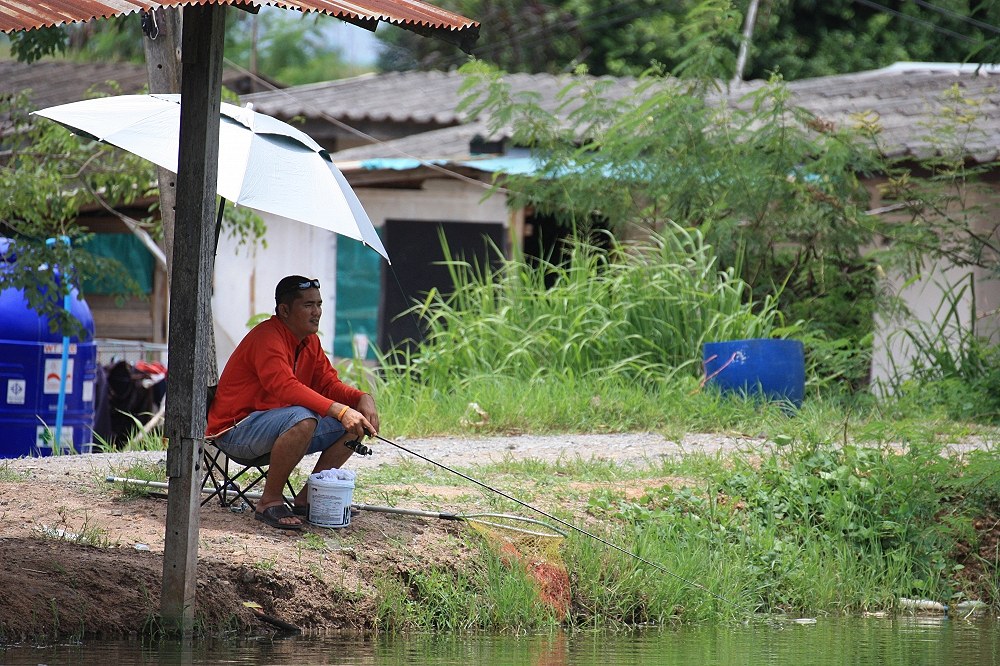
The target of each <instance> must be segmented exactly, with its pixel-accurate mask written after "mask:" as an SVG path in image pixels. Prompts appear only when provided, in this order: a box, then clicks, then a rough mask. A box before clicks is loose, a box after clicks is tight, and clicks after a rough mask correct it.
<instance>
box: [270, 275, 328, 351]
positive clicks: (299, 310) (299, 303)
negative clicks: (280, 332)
mask: <svg viewBox="0 0 1000 666" xmlns="http://www.w3.org/2000/svg"><path fill="white" fill-rule="evenodd" d="M282 313H284V315H283V316H282V317H281V319H282V321H284V322H285V325H286V326H288V328H290V329H291V331H292V333H293V334H294V335H295V337H296V338H298V339H299V340H301V339H302V338H304V337H306V336H307V335H312V334H313V333H317V332H319V319H320V317H322V316H323V299H322V298H321V297H320V295H319V289H316V288H315V287H311V288H309V289H303V290H302V291H300V292H299V295H298V297H297V298H296V299H295V300H294V301H292V302H291V304H290V305H281V306H279V309H278V314H279V315H280V314H282Z"/></svg>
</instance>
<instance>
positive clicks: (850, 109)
mask: <svg viewBox="0 0 1000 666" xmlns="http://www.w3.org/2000/svg"><path fill="white" fill-rule="evenodd" d="M507 78H508V80H509V81H510V82H511V86H512V89H513V90H515V91H520V92H524V91H534V92H537V93H539V94H540V95H541V102H540V103H541V104H542V106H547V107H549V108H551V104H552V103H553V100H554V98H555V92H556V91H558V90H559V89H560V88H561V87H562V83H563V81H562V80H560V79H559V78H558V77H553V76H550V75H547V74H546V75H541V74H540V75H529V74H515V75H510V76H508V77H507ZM462 81H463V76H462V75H460V74H457V73H441V72H420V73H418V72H413V73H404V74H382V75H370V76H367V77H358V78H356V79H347V80H345V81H333V82H330V83H326V84H317V85H316V86H313V87H300V88H288V89H287V90H285V91H279V92H276V93H258V94H257V95H255V96H253V98H254V99H260V100H267V101H266V102H265V103H264V104H260V105H258V106H257V108H258V110H262V111H266V112H269V113H273V114H275V115H278V116H281V117H285V114H289V112H290V111H294V113H291V114H289V115H294V114H302V115H309V114H314V115H315V117H319V116H321V115H322V113H326V114H328V115H330V116H333V117H335V118H336V119H338V120H340V121H343V122H347V123H350V122H352V121H358V120H375V119H381V120H384V121H386V122H417V121H419V120H420V119H427V118H433V119H434V120H435V121H436V122H438V123H444V124H447V123H454V124H460V123H463V122H464V121H465V118H463V117H462V116H461V115H459V114H457V113H456V112H455V110H454V109H455V107H456V105H457V104H458V102H459V100H460V95H459V92H458V88H459V86H460V85H461V83H462ZM763 85H764V84H763V82H760V81H754V82H748V83H743V84H738V85H736V86H734V87H733V88H732V89H730V90H728V91H726V92H725V93H723V94H722V95H719V96H717V97H716V99H724V100H726V101H727V102H728V103H730V104H734V105H736V106H745V105H747V104H749V102H748V101H747V100H745V99H744V97H745V95H747V94H748V93H750V92H753V91H756V90H759V89H760V88H761V86H763ZM787 85H788V90H789V93H790V94H791V103H792V104H794V105H796V106H800V107H802V108H805V109H807V110H809V111H811V112H813V113H815V114H816V115H817V117H818V120H820V121H823V122H829V123H833V124H834V126H843V125H844V124H846V123H852V122H853V120H852V114H858V113H868V112H872V113H874V114H876V115H877V117H878V120H879V123H880V124H881V126H882V128H883V133H882V137H881V141H882V144H883V148H884V152H885V153H886V154H887V155H889V156H892V157H906V156H921V157H924V156H927V155H928V154H929V152H930V150H931V145H930V143H929V142H928V140H927V138H926V137H927V135H928V134H929V132H930V129H929V126H928V124H929V123H931V122H933V121H934V120H935V119H937V118H939V117H940V116H941V108H942V102H941V100H942V96H943V95H944V94H945V93H946V92H947V91H948V90H949V89H950V88H951V87H952V86H958V88H959V89H960V90H961V91H962V93H963V95H965V96H967V97H968V98H970V99H972V100H975V101H976V103H977V106H976V108H975V111H976V113H977V114H978V118H977V121H976V123H975V129H974V132H973V133H972V135H971V136H969V137H968V138H967V141H968V147H969V151H968V157H970V158H971V159H973V160H976V161H979V162H988V161H992V160H995V159H1000V68H995V67H994V68H980V69H978V71H977V69H976V67H975V66H972V65H962V66H959V65H950V64H937V63H899V64H896V65H893V66H891V67H887V68H885V69H880V70H873V71H869V72H860V73H854V74H842V75H837V76H826V77H820V78H815V79H804V80H800V81H792V82H790V83H788V84H787ZM634 86H635V81H634V80H631V79H621V80H616V82H615V83H614V84H613V87H612V90H613V91H614V93H615V94H618V95H622V94H625V93H627V92H628V91H629V90H632V89H634ZM250 98H251V97H250V96H248V97H247V99H250ZM480 122H481V121H480ZM482 130H483V125H481V124H480V125H477V126H476V127H475V128H473V129H469V128H463V129H458V128H455V129H452V130H450V131H449V129H443V130H437V131H436V132H435V133H433V134H428V136H420V135H414V136H410V137H407V138H404V139H397V140H395V141H391V142H386V143H385V144H376V145H371V146H362V147H358V148H352V149H350V150H347V151H341V152H340V153H337V154H335V155H334V159H336V160H338V161H339V160H341V159H351V160H357V159H367V158H371V157H399V156H401V153H403V154H406V155H409V156H420V157H426V158H445V157H447V158H454V159H462V158H464V157H466V156H468V150H467V148H466V150H465V151H464V152H462V153H455V152H453V151H455V150H456V149H458V148H459V146H460V145H461V143H462V141H464V140H467V139H470V138H472V136H475V135H476V134H477V133H481V132H482Z"/></svg>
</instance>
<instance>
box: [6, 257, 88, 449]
mask: <svg viewBox="0 0 1000 666" xmlns="http://www.w3.org/2000/svg"><path fill="white" fill-rule="evenodd" d="M6 246H7V240H6V239H0V256H2V255H3V253H4V250H5V248H6ZM71 300H72V304H71V307H70V312H71V313H72V314H73V316H74V317H76V318H77V319H78V320H79V321H80V323H81V324H82V325H83V328H84V330H85V334H84V339H80V338H79V337H71V338H70V340H69V359H68V360H69V362H68V364H67V368H66V369H67V373H66V375H67V377H66V395H65V402H64V406H63V423H62V437H61V438H60V442H61V444H62V447H61V451H60V452H69V451H70V443H72V449H73V450H75V451H76V452H84V451H89V450H90V446H91V443H92V442H93V427H94V391H95V388H96V382H97V372H98V371H99V368H98V367H97V344H96V343H95V342H94V318H93V316H92V315H91V313H90V308H89V307H88V306H87V303H86V302H85V301H84V300H83V299H82V298H81V297H80V294H79V293H78V292H77V290H76V289H73V290H72V292H71ZM62 350H63V339H62V334H61V333H58V332H57V333H53V332H51V331H50V330H49V320H48V318H46V317H42V316H40V315H39V314H38V313H37V312H35V311H34V310H32V309H31V308H29V307H28V301H27V299H26V298H25V295H24V292H23V291H21V290H19V289H4V290H2V291H0V458H20V457H22V456H39V455H51V454H52V453H53V448H52V438H51V434H50V433H52V432H53V431H54V430H55V427H56V420H57V411H58V406H59V387H60V383H61V381H60V380H61V371H62Z"/></svg>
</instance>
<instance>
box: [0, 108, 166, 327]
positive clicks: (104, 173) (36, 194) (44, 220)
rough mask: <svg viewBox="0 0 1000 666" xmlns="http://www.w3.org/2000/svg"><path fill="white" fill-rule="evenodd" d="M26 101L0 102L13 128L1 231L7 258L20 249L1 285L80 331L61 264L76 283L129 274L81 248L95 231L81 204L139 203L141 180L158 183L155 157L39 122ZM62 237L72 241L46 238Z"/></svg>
mask: <svg viewBox="0 0 1000 666" xmlns="http://www.w3.org/2000/svg"><path fill="white" fill-rule="evenodd" d="M27 107H28V104H27V102H26V100H25V98H24V97H23V96H17V97H15V98H13V99H10V100H5V101H3V102H2V103H0V113H4V112H5V113H8V114H10V121H11V127H12V131H11V132H10V133H8V134H7V135H6V137H5V138H4V148H5V149H6V150H7V153H6V156H5V158H4V160H3V162H2V164H0V191H3V192H5V193H6V195H5V196H4V197H2V198H0V233H2V235H5V236H8V237H11V238H12V240H13V245H12V246H11V248H9V252H8V255H7V256H6V257H5V259H7V260H13V259H14V258H15V256H16V262H15V263H14V264H13V265H12V266H13V267H12V268H8V269H6V270H2V271H0V289H7V288H15V289H21V290H23V291H24V292H25V296H26V298H27V300H28V303H29V305H30V307H31V308H32V309H34V310H35V311H36V312H38V313H39V314H41V315H43V316H45V317H47V318H48V319H49V325H50V327H51V329H52V330H53V331H56V330H62V331H64V332H67V331H68V332H70V333H74V334H75V333H78V332H79V327H80V323H79V322H78V321H77V320H76V319H75V318H74V317H72V316H71V315H69V313H67V312H65V311H64V310H63V307H62V294H63V289H64V285H63V284H62V283H61V282H60V280H59V279H58V277H57V271H58V272H61V273H62V274H64V275H70V276H71V279H70V282H71V283H73V284H79V283H80V282H82V281H83V280H85V279H86V280H93V282H94V283H95V284H105V283H107V282H109V281H110V282H112V283H113V282H114V277H117V278H118V279H122V274H121V273H122V271H121V267H120V264H118V263H117V262H115V261H113V260H108V259H103V258H99V257H96V256H94V255H91V254H90V253H89V252H87V251H86V250H84V249H82V248H81V247H80V246H81V245H83V244H84V241H86V239H87V238H89V237H90V234H89V232H88V230H87V229H86V228H84V227H82V226H81V225H80V223H79V220H78V214H79V212H80V209H81V208H82V207H84V206H86V205H102V204H107V205H118V204H129V203H131V202H133V201H134V200H135V199H136V198H137V197H139V196H142V195H145V194H147V193H148V190H146V189H144V188H143V187H142V186H141V185H138V184H137V183H144V182H145V183H150V182H152V171H151V168H150V167H149V165H148V163H146V162H143V161H142V160H139V159H138V158H136V157H132V156H130V155H128V154H123V153H122V152H121V151H119V150H117V149H115V148H112V147H110V146H107V145H102V144H99V143H96V142H90V141H83V140H81V139H80V138H79V137H77V136H75V135H73V134H72V133H70V132H68V131H66V129H64V128H62V127H60V126H58V125H56V124H55V123H52V122H50V121H47V120H46V121H35V120H34V119H33V118H32V117H30V116H28V115H27V113H26V111H25V109H26V108H27ZM61 237H65V238H67V239H69V241H70V242H69V244H64V243H61V242H59V243H52V244H47V243H46V240H47V239H50V238H61ZM50 267H56V268H57V271H52V270H48V269H47V268H50ZM125 283H126V284H129V283H128V282H127V281H126V282H125Z"/></svg>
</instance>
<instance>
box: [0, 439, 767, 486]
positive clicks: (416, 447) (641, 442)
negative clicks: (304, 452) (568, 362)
mask: <svg viewBox="0 0 1000 666" xmlns="http://www.w3.org/2000/svg"><path fill="white" fill-rule="evenodd" d="M392 441H394V442H395V443H396V444H398V445H399V446H402V447H405V448H406V449H409V451H412V452H413V453H410V452H407V451H403V450H402V449H400V448H397V447H395V446H393V445H392V444H387V443H385V442H381V441H377V440H376V441H373V440H366V444H368V445H369V446H371V448H372V449H373V454H372V455H371V456H358V455H354V456H352V458H351V460H350V461H349V462H348V467H350V468H352V469H356V470H358V471H359V472H363V471H364V470H365V469H371V468H373V467H378V466H380V465H389V464H395V463H397V462H400V461H407V460H408V461H412V462H419V461H420V458H419V456H423V457H425V458H427V459H428V460H429V461H434V462H439V463H442V464H444V465H448V466H449V467H454V466H458V467H468V466H471V465H477V464H483V463H486V462H493V461H499V460H503V459H504V458H507V457H512V458H517V459H536V460H543V461H548V462H553V461H556V460H560V459H565V460H572V459H575V458H583V459H592V458H597V459H605V460H614V461H616V462H618V463H620V464H626V465H637V466H643V465H647V464H649V463H652V462H656V461H657V460H662V459H663V458H670V457H676V456H681V455H684V454H687V453H692V452H695V451H700V452H702V453H709V454H715V453H723V454H725V453H732V452H736V451H738V450H746V449H748V448H750V447H752V448H753V449H756V450H759V449H760V447H761V446H762V445H763V444H764V440H763V439H753V438H748V437H736V436H725V435H717V434H712V435H705V434H694V435H687V436H685V437H684V438H683V439H682V440H680V441H674V440H670V439H667V438H665V437H663V436H662V435H659V434H656V433H648V432H647V433H625V434H609V435H587V434H583V435H581V434H563V435H515V436H510V437H480V438H466V437H434V438H412V439H411V438H405V437H399V438H396V439H393V440H392ZM414 454H419V455H414ZM316 457H318V454H316V455H313V456H307V457H306V459H305V460H304V461H303V465H304V466H305V467H310V466H311V464H312V463H313V462H314V461H315V459H316ZM165 458H166V453H165V452H164V451H133V452H125V453H94V454H86V455H74V456H53V457H48V458H20V459H16V460H9V461H5V462H4V463H3V464H6V465H9V466H10V467H11V468H12V469H20V470H25V471H31V472H32V473H33V474H34V475H35V476H36V478H40V479H47V480H55V479H58V478H60V477H64V476H66V475H72V476H77V475H81V474H103V473H108V472H112V471H113V470H114V469H115V468H121V467H124V466H127V465H128V464H130V463H132V462H133V461H161V460H165Z"/></svg>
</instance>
